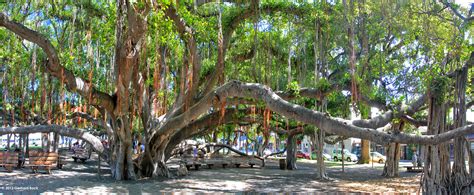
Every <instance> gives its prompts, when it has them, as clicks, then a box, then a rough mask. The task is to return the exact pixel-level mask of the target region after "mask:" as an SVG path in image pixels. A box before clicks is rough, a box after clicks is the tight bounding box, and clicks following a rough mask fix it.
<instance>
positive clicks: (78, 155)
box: [72, 148, 89, 163]
mask: <svg viewBox="0 0 474 195" xmlns="http://www.w3.org/2000/svg"><path fill="white" fill-rule="evenodd" d="M72 158H73V159H74V162H77V160H81V162H82V163H85V162H86V160H87V159H89V154H88V152H87V151H86V150H85V149H83V148H77V149H74V154H72Z"/></svg>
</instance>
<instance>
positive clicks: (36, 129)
mask: <svg viewBox="0 0 474 195" xmlns="http://www.w3.org/2000/svg"><path fill="white" fill-rule="evenodd" d="M50 132H53V133H58V134H60V135H64V136H68V137H73V138H76V139H81V140H84V141H86V142H87V143H89V144H90V145H91V146H92V149H94V151H95V152H97V153H98V154H100V155H104V154H105V148H104V146H103V145H102V143H101V141H100V139H99V138H97V137H96V136H94V135H92V134H90V133H88V132H86V131H85V130H81V129H74V128H68V127H64V126H59V125H37V126H24V127H3V128H0V135H5V134H12V133H15V134H24V133H50Z"/></svg>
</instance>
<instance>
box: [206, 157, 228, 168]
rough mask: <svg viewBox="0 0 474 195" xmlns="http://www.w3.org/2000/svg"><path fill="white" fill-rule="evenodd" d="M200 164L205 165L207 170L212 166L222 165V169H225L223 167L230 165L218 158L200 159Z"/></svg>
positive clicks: (225, 160)
mask: <svg viewBox="0 0 474 195" xmlns="http://www.w3.org/2000/svg"><path fill="white" fill-rule="evenodd" d="M201 162H202V163H204V164H206V165H207V167H208V168H209V169H210V168H212V166H214V165H216V166H217V165H222V168H224V169H225V167H226V166H227V165H229V164H230V162H229V160H227V159H225V158H220V157H217V158H212V157H211V158H206V159H202V161H201Z"/></svg>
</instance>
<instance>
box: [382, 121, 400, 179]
mask: <svg viewBox="0 0 474 195" xmlns="http://www.w3.org/2000/svg"><path fill="white" fill-rule="evenodd" d="M403 127H404V123H403V122H401V123H399V124H395V125H394V126H393V129H394V133H400V132H402V131H403ZM385 156H386V158H387V159H386V160H385V165H384V168H383V173H382V176H385V177H398V175H399V174H398V167H399V162H400V143H390V144H389V145H388V148H387V154H386V155H385Z"/></svg>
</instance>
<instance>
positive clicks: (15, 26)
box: [0, 13, 114, 111]
mask: <svg viewBox="0 0 474 195" xmlns="http://www.w3.org/2000/svg"><path fill="white" fill-rule="evenodd" d="M0 26H3V27H5V28H7V29H8V30H9V31H11V32H13V33H15V34H16V35H18V36H20V37H21V38H23V39H26V40H28V41H30V42H33V43H35V44H37V45H38V46H40V47H41V48H42V49H43V51H44V52H45V53H46V55H47V56H48V63H47V64H45V69H46V70H47V72H48V73H49V74H51V75H52V76H54V77H56V78H58V79H60V80H64V83H65V84H66V87H67V88H68V90H69V91H71V92H77V93H78V94H80V95H81V96H83V97H89V96H91V102H89V103H90V104H91V105H93V106H96V107H98V108H104V109H107V110H109V111H112V110H113V107H114V100H113V98H112V96H110V95H108V94H106V93H103V92H100V91H98V90H97V89H96V88H94V87H93V86H92V85H90V81H87V80H85V79H83V78H80V77H76V76H75V75H74V74H73V73H72V72H71V71H69V70H68V69H66V68H65V67H64V66H62V65H61V63H60V61H59V57H58V54H57V52H56V50H55V48H54V47H53V45H52V44H51V42H50V41H49V40H48V39H46V38H45V37H44V36H43V35H41V34H40V33H38V32H36V31H33V30H31V29H29V28H27V27H25V26H24V25H22V24H20V23H16V22H13V21H10V20H9V19H8V17H7V15H6V14H4V13H0Z"/></svg>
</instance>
